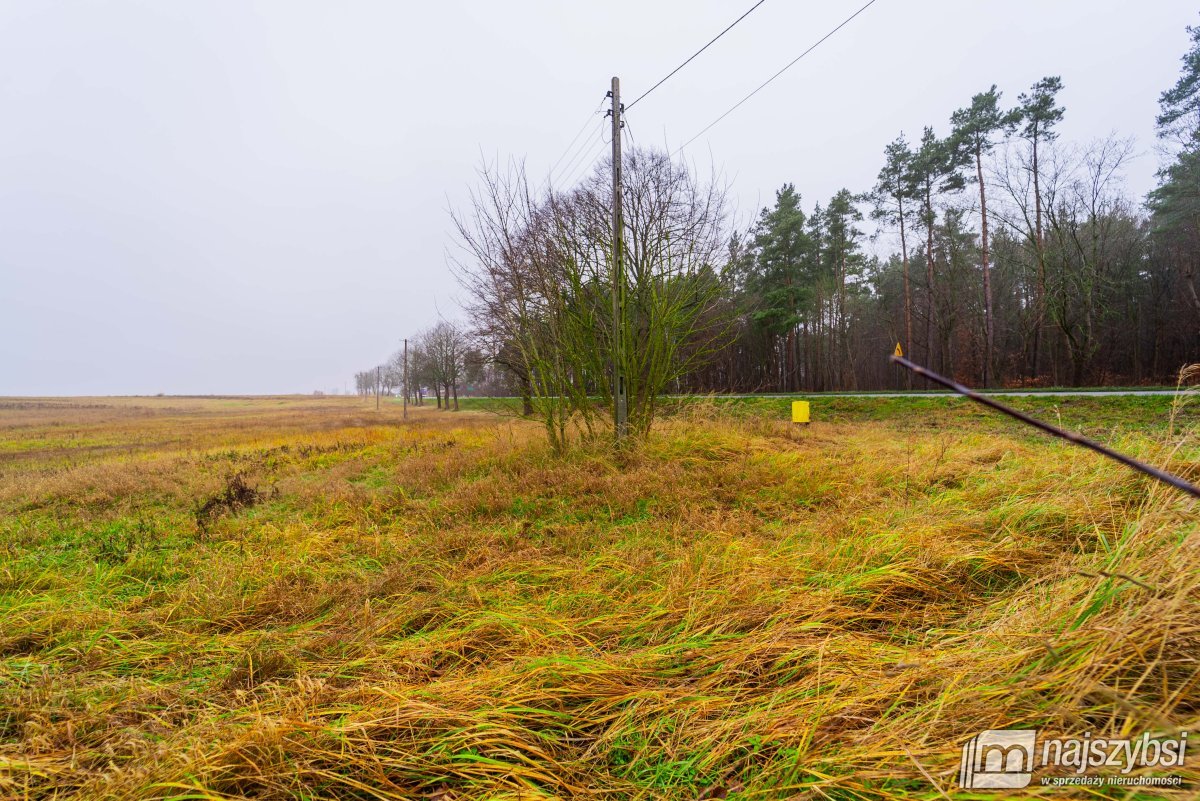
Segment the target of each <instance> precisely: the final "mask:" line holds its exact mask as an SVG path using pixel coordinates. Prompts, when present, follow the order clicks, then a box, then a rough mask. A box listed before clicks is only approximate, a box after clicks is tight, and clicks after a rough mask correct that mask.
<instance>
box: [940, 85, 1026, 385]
mask: <svg viewBox="0 0 1200 801" xmlns="http://www.w3.org/2000/svg"><path fill="white" fill-rule="evenodd" d="M1019 117H1020V112H1018V111H1011V112H1007V113H1006V112H1003V111H1001V110H1000V92H998V91H997V90H996V86H995V84H993V85H992V88H991V89H989V90H987V91H986V92H981V93H980V94H977V95H975V96H974V97H973V98H971V105H970V106H968V107H967V108H963V109H959V110H958V111H956V112H954V114H952V115H951V117H950V124H951V125H952V126H953V133H952V134H951V136H952V137H953V139H954V141H955V143H956V145H957V147H959V148H961V149H962V151H963V152H964V153H965V154H966V155H967V156H968V157H969V158H971V159H972V160H973V161H974V162H975V181H976V183H978V184H979V221H980V242H981V245H980V251H979V253H980V256H979V257H980V263H981V267H982V269H983V320H984V323H983V324H984V353H983V385H984V386H985V387H987V386H991V382H992V371H993V364H994V359H995V355H994V354H995V341H996V335H995V321H994V315H993V314H992V280H991V279H992V276H991V264H990V262H989V255H990V254H989V252H988V215H987V192H986V191H985V183H984V180H983V157H984V155H986V154H987V153H989V152H991V150H992V148H993V147H994V146H995V144H996V141H995V140H996V137H997V136H999V135H1001V134H1002V133H1004V132H1005V131H1011V130H1012V128H1013V127H1014V126H1015V125H1016V123H1017V121H1018V119H1019Z"/></svg>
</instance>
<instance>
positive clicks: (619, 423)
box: [608, 76, 629, 442]
mask: <svg viewBox="0 0 1200 801" xmlns="http://www.w3.org/2000/svg"><path fill="white" fill-rule="evenodd" d="M608 95H609V97H611V98H612V111H611V112H609V113H610V114H611V115H612V175H613V212H612V215H613V243H612V254H613V264H612V276H613V283H612V313H613V341H612V363H613V424H614V429H615V434H616V439H617V442H620V441H621V440H623V439H624V438H625V437H626V436H627V435H628V434H629V403H628V399H627V398H626V395H625V392H626V385H625V384H626V381H625V240H624V231H625V222H624V218H623V217H622V213H621V126H622V123H621V112H622V111H623V110H624V107H623V106H622V105H621V80H620V79H619V78H617V77H616V76H614V77H613V79H612V91H611V92H609V93H608Z"/></svg>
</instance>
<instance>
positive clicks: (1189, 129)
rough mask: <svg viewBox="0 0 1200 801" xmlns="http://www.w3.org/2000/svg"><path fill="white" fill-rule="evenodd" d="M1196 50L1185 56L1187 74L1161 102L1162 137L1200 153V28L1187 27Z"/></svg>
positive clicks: (1160, 129) (1161, 98)
mask: <svg viewBox="0 0 1200 801" xmlns="http://www.w3.org/2000/svg"><path fill="white" fill-rule="evenodd" d="M1187 32H1188V35H1189V36H1191V38H1192V48H1191V49H1190V50H1189V51H1188V52H1186V53H1184V55H1183V59H1182V61H1183V74H1182V75H1180V76H1179V80H1178V81H1177V82H1176V84H1175V85H1174V86H1172V87H1171V88H1170V89H1168V90H1167V91H1165V92H1163V93H1162V95H1160V96H1159V98H1158V105H1159V109H1160V111H1159V114H1158V118H1157V120H1156V123H1157V127H1158V136H1159V138H1162V139H1167V138H1174V139H1175V140H1176V141H1177V142H1178V143H1179V144H1180V145H1182V146H1183V148H1184V149H1185V150H1197V149H1200V25H1197V26H1194V27H1193V26H1191V25H1189V26H1188V27H1187Z"/></svg>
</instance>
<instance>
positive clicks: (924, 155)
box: [912, 127, 965, 369]
mask: <svg viewBox="0 0 1200 801" xmlns="http://www.w3.org/2000/svg"><path fill="white" fill-rule="evenodd" d="M964 166H965V161H964V158H963V154H962V151H961V150H959V149H958V148H957V147H955V144H954V142H953V141H952V140H949V139H939V138H937V136H936V135H934V133H933V129H932V128H929V127H926V128H925V131H924V133H923V134H922V135H921V146H920V148H919V149H918V150H917V153H916V155H915V156H914V157H913V160H912V176H913V182H914V183H915V184H916V187H917V193H918V199H919V202H920V216H921V222H922V223H923V224H924V226H925V277H926V284H925V360H926V362H927V363H930V362H932V361H933V333H934V328H935V326H936V317H937V300H936V295H937V281H936V276H935V273H936V260H935V257H934V234H935V230H934V229H935V228H936V227H937V220H938V214H937V207H936V205H935V201H936V199H937V197H938V196H939V195H941V194H944V193H947V192H958V191H960V190H962V188H963V187H964V186H965V182H964V180H963V176H962V168H963V167H964ZM945 356H946V354H942V358H943V361H944V360H945ZM942 368H943V369H945V364H943V365H942Z"/></svg>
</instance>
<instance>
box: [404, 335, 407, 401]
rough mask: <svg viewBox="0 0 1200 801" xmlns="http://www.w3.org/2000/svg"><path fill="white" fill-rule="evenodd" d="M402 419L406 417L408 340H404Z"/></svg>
mask: <svg viewBox="0 0 1200 801" xmlns="http://www.w3.org/2000/svg"><path fill="white" fill-rule="evenodd" d="M404 419H405V420H407V419H408V340H407V339H406V340H404Z"/></svg>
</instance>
